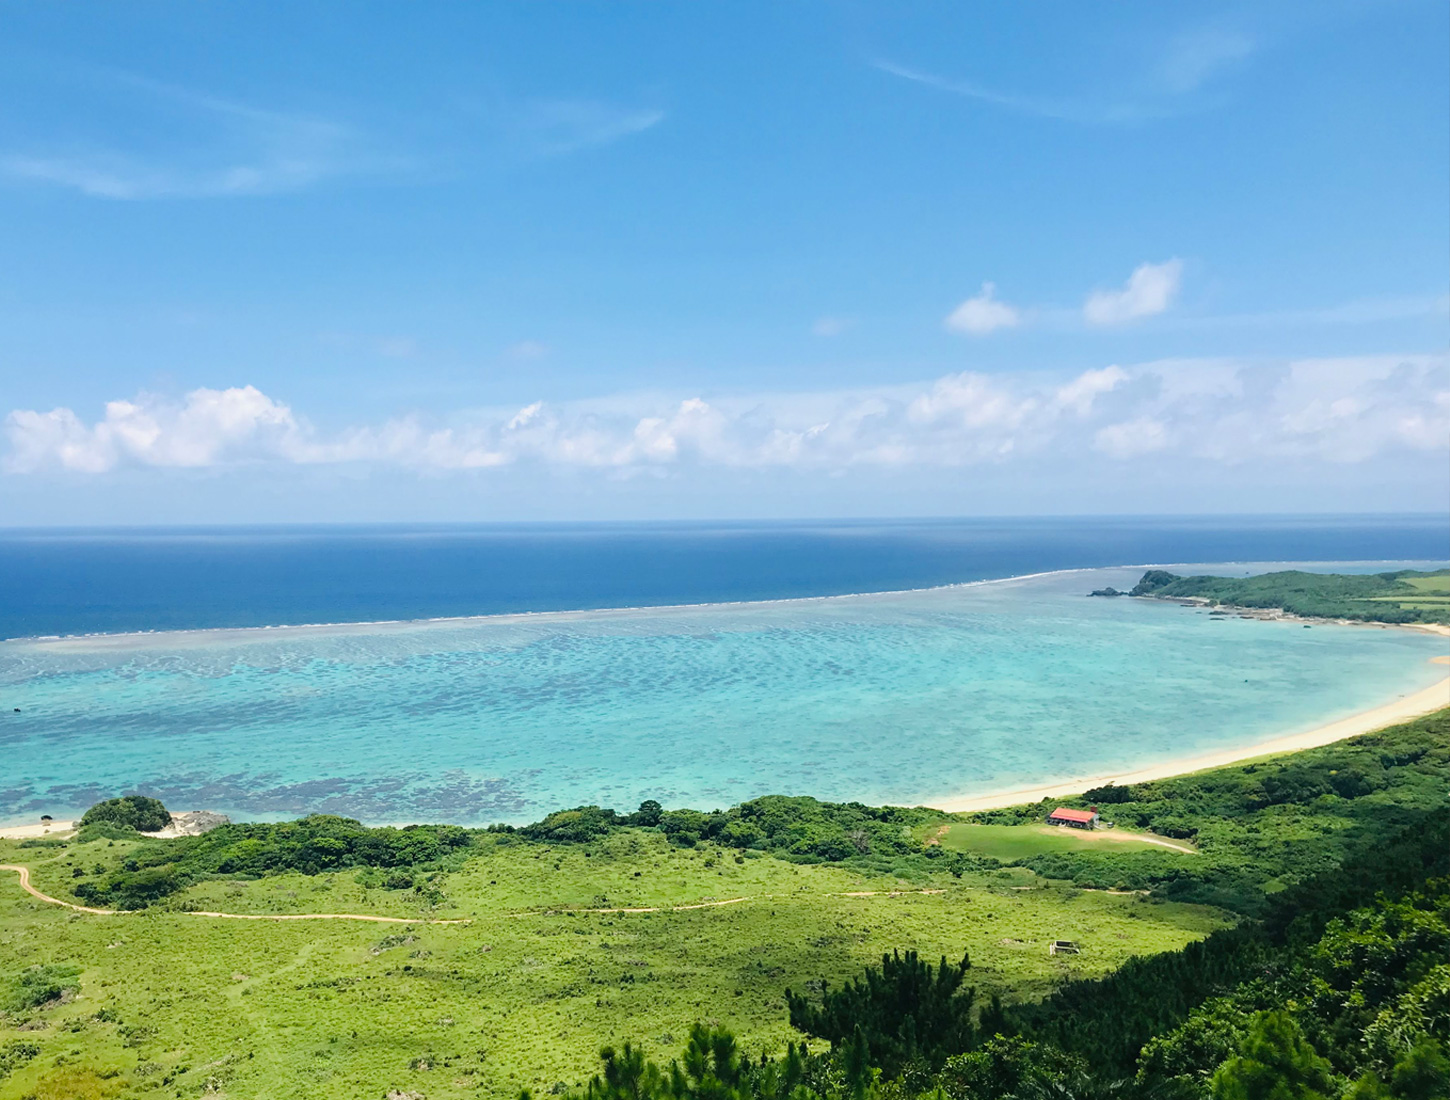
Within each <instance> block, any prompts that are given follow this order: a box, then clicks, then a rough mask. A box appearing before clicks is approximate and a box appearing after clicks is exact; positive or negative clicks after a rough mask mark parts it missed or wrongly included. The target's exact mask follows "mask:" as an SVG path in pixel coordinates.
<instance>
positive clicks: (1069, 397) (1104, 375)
mask: <svg viewBox="0 0 1450 1100" xmlns="http://www.w3.org/2000/svg"><path fill="white" fill-rule="evenodd" d="M1128 377H1129V375H1128V372H1127V371H1125V370H1124V369H1123V368H1122V367H1118V366H1113V367H1103V368H1102V369H1101V370H1086V371H1083V372H1082V373H1081V374H1080V375H1078V376H1077V377H1076V378H1074V379H1073V380H1072V381H1071V382H1069V383H1067V384H1066V385H1064V386H1059V387H1058V388H1057V394H1056V397H1057V403H1058V404H1059V405H1061V406H1062V407H1063V408H1066V409H1071V410H1072V411H1073V412H1075V413H1076V414H1077V415H1078V416H1087V415H1088V414H1089V413H1091V412H1092V410H1093V402H1094V401H1096V400H1097V398H1098V395H1099V394H1104V393H1112V392H1113V390H1115V389H1117V388H1118V387H1119V386H1120V385H1122V384H1123V383H1124V382H1126V381H1127V380H1128Z"/></svg>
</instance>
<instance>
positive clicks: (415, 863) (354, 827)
mask: <svg viewBox="0 0 1450 1100" xmlns="http://www.w3.org/2000/svg"><path fill="white" fill-rule="evenodd" d="M115 801H122V800H120V799H117V800H115ZM146 801H148V802H155V800H154V799H147V800H146ZM102 805H107V803H102ZM156 805H157V806H160V805H161V803H159V802H157V803H156ZM163 812H164V810H163ZM86 816H87V817H89V816H90V813H89V812H87V815H86ZM101 820H102V821H107V822H109V821H111V820H113V819H112V818H102V819H101ZM93 835H103V836H105V837H107V838H110V837H114V836H116V835H118V834H116V833H115V832H113V831H104V832H102V833H100V834H97V833H96V832H94V831H92V830H90V829H88V828H85V827H83V829H82V837H83V838H85V837H89V836H93ZM474 835H475V834H474V833H473V832H471V831H470V830H468V829H463V828H460V827H458V826H457V825H410V826H407V827H405V828H402V829H392V828H380V829H370V828H367V827H366V826H364V825H360V824H358V822H356V821H353V820H351V819H350V818H344V817H333V816H330V815H326V814H316V815H313V816H312V817H305V818H303V819H301V820H300V821H288V822H283V823H280V824H274V825H262V824H254V825H246V824H243V825H231V824H228V825H222V826H219V827H217V828H215V829H212V830H211V831H210V832H207V833H203V834H202V835H201V836H197V837H180V838H177V839H175V840H165V841H160V840H152V841H146V842H143V843H142V844H140V845H138V846H137V847H136V848H135V849H134V850H133V851H131V852H130V854H128V855H127V856H126V858H125V859H124V860H122V861H121V864H120V866H118V867H114V868H111V869H107V870H105V871H104V873H102V874H101V875H99V876H97V877H95V878H90V879H86V880H85V881H81V882H77V883H76V884H75V885H74V888H73V892H74V894H75V896H76V897H78V898H80V899H81V900H83V901H85V902H86V903H87V904H89V905H101V906H109V907H112V908H117V909H140V908H143V907H145V906H147V905H150V904H153V903H154V902H157V901H160V900H161V899H163V898H167V897H170V896H171V895H173V894H175V893H176V892H177V891H179V890H183V889H185V888H186V887H187V886H190V885H192V884H193V883H196V882H200V881H202V880H203V879H207V878H214V877H226V878H257V877H260V876H263V875H273V874H281V873H283V872H287V871H300V872H302V873H303V874H308V875H316V874H320V873H321V872H323V871H328V870H335V869H340V868H348V867H371V868H383V869H387V870H388V871H389V872H391V873H389V874H387V875H385V876H383V877H381V879H380V880H379V881H378V882H377V885H382V886H387V887H390V888H392V889H402V890H406V889H409V888H412V887H413V886H414V885H415V876H414V873H413V872H414V870H415V869H420V868H424V869H436V868H438V867H441V866H443V865H444V864H445V863H446V862H447V860H448V857H450V856H456V855H457V854H459V853H461V851H462V850H463V849H465V848H467V847H468V846H469V845H470V844H471V843H472V840H473V837H474ZM78 870H80V871H81V872H82V875H77V878H82V877H83V874H84V868H83V867H82V868H78Z"/></svg>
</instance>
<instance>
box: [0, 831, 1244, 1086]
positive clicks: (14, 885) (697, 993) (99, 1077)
mask: <svg viewBox="0 0 1450 1100" xmlns="http://www.w3.org/2000/svg"><path fill="white" fill-rule="evenodd" d="M976 828H980V827H976ZM128 848H129V845H128V843H127V842H126V841H116V842H114V843H113V842H109V841H105V840H101V841H95V842H91V843H88V844H71V845H69V846H67V847H65V848H59V849H54V848H52V849H47V848H20V847H19V846H18V845H17V844H15V843H13V842H5V841H0V862H11V863H23V864H26V865H28V866H31V867H32V869H33V875H34V877H33V884H34V885H35V886H36V887H37V888H38V889H40V890H42V891H44V892H45V893H48V894H51V895H54V896H57V897H68V896H69V894H68V888H69V886H70V884H71V883H72V882H73V881H74V879H73V873H74V870H75V869H76V868H77V867H80V868H82V869H84V870H86V871H87V872H91V871H94V869H95V867H96V866H97V865H107V866H109V865H111V864H114V863H115V862H117V861H119V860H120V859H122V858H124V857H125V854H126V852H127V851H128ZM1185 858H1192V857H1185ZM364 877H365V876H364ZM430 885H431V887H432V888H433V889H435V890H437V891H439V892H440V893H441V897H437V900H436V904H433V905H428V906H426V907H425V908H420V905H422V904H423V902H422V900H421V898H420V895H418V894H417V893H416V892H414V891H391V890H386V889H365V888H364V887H363V886H361V885H359V883H358V875H357V874H356V873H353V872H340V873H335V874H324V875H318V876H315V877H308V876H303V875H296V874H288V875H279V876H276V877H272V878H266V879H262V880H257V881H250V882H218V881H213V882H207V883H203V884H201V885H199V886H196V887H193V888H191V889H189V890H187V891H185V892H184V893H183V894H181V895H179V896H178V897H177V898H176V899H174V900H173V903H171V904H169V905H168V906H167V907H165V908H154V909H150V910H146V911H144V912H141V913H134V914H123V915H116V916H109V917H107V916H91V915H85V914H80V913H74V912H70V911H67V910H63V909H60V908H57V907H55V906H51V905H47V904H44V903H42V902H40V901H38V900H36V899H34V898H32V897H30V896H28V895H26V894H24V893H22V892H21V890H20V888H19V885H18V882H17V879H16V877H15V875H14V874H13V873H9V872H6V873H4V874H3V875H0V977H3V976H4V975H14V974H16V973H18V972H20V971H22V970H23V969H24V968H25V967H29V966H33V965H36V964H62V965H65V964H69V965H73V966H74V967H76V968H77V969H78V970H79V980H78V986H79V992H78V995H77V996H76V997H75V998H74V999H72V1000H70V1001H68V1002H67V1003H63V1004H59V1005H55V1006H52V1007H48V1008H45V1009H40V1010H33V1011H31V1012H30V1013H28V1014H27V1013H19V1014H16V1013H12V1014H10V1016H8V1017H0V1052H3V1051H4V1050H5V1049H6V1048H7V1047H8V1046H9V1045H11V1044H13V1043H16V1042H24V1043H34V1044H37V1045H38V1046H39V1054H38V1055H37V1056H35V1057H33V1058H30V1059H29V1060H28V1061H25V1062H24V1063H23V1064H21V1065H19V1066H18V1068H16V1069H14V1070H13V1071H12V1072H11V1074H10V1076H9V1077H8V1078H6V1079H4V1080H0V1098H4V1100H9V1098H15V1100H19V1098H22V1097H29V1096H35V1097H37V1098H38V1100H46V1098H47V1097H61V1096H64V1097H67V1098H79V1097H85V1096H97V1097H100V1096H121V1095H125V1096H156V1097H160V1096H201V1095H208V1094H210V1095H226V1096H230V1097H234V1098H242V1097H258V1098H263V1097H265V1098H268V1100H280V1098H283V1097H297V1098H303V1097H306V1098H308V1100H312V1098H326V1097H336V1098H339V1100H343V1098H346V1100H354V1098H357V1097H375V1096H376V1097H380V1096H382V1095H383V1094H384V1093H385V1092H386V1091H387V1090H390V1089H399V1090H411V1091H416V1092H419V1093H421V1094H423V1095H426V1096H427V1097H428V1098H429V1100H444V1098H448V1097H463V1096H504V1095H507V1096H510V1097H513V1096H516V1095H517V1092H518V1090H519V1088H521V1087H525V1086H527V1087H529V1088H532V1089H534V1090H535V1091H536V1092H538V1091H541V1090H542V1091H547V1090H548V1089H549V1088H550V1087H551V1086H553V1085H554V1084H555V1083H556V1082H559V1081H563V1082H567V1083H571V1084H572V1083H574V1082H577V1081H581V1080H583V1079H585V1078H586V1077H587V1075H588V1074H589V1073H591V1072H593V1069H594V1066H595V1064H596V1061H595V1059H596V1053H597V1050H598V1048H599V1046H600V1045H601V1044H603V1043H605V1042H608V1041H611V1040H616V1041H618V1040H622V1039H624V1038H625V1037H631V1036H632V1037H636V1038H638V1037H643V1038H644V1039H645V1040H646V1042H647V1045H648V1046H649V1047H650V1049H651V1052H652V1053H653V1054H654V1055H655V1056H671V1055H673V1054H674V1053H675V1052H676V1051H677V1049H678V1047H679V1045H680V1043H681V1042H682V1039H683V1036H684V1034H685V1032H686V1030H687V1029H688V1027H689V1025H690V1024H691V1023H692V1022H693V1021H695V1020H697V1019H700V1018H701V1017H702V1015H704V1016H705V1018H706V1019H718V1020H719V1022H721V1023H724V1024H727V1025H728V1026H730V1027H731V1028H733V1029H734V1030H735V1031H736V1033H737V1034H738V1035H740V1036H741V1039H742V1041H743V1045H744V1047H745V1049H746V1050H747V1051H750V1052H752V1053H759V1052H761V1051H764V1050H780V1049H781V1048H782V1047H783V1045H784V1043H785V1042H786V1041H787V1040H788V1039H791V1038H798V1036H795V1035H793V1033H791V1031H790V1029H789V1027H788V1025H787V1023H786V1014H785V1009H784V1004H783V992H784V990H785V988H786V987H788V986H789V987H794V988H797V989H800V988H803V987H804V986H805V984H806V983H807V982H809V981H812V980H818V979H822V978H824V979H827V980H830V981H832V982H833V983H839V982H840V981H841V980H843V979H845V978H846V977H848V976H851V975H853V974H855V973H857V972H859V970H860V968H861V967H863V966H864V965H866V964H867V963H869V962H872V961H874V960H876V959H877V958H878V957H879V955H880V953H881V952H883V951H886V950H889V949H892V948H905V947H916V948H918V949H919V950H920V951H921V952H922V953H923V954H925V955H927V956H929V957H935V956H938V955H941V954H947V955H950V956H952V957H954V958H959V957H960V955H961V953H962V951H963V950H969V951H970V953H971V956H972V960H973V971H974V977H973V979H972V980H973V981H974V982H975V983H976V984H977V985H978V987H979V988H980V989H981V990H982V991H983V992H984V993H985V992H1002V993H1004V994H1005V995H1006V996H1007V997H1008V998H1010V999H1023V998H1036V997H1040V996H1042V995H1044V994H1046V993H1047V992H1049V991H1050V990H1052V989H1053V988H1055V987H1056V986H1057V985H1058V984H1060V983H1061V982H1062V981H1063V980H1065V979H1067V978H1069V977H1081V976H1088V975H1097V974H1102V973H1105V972H1107V971H1109V970H1112V969H1113V968H1115V967H1117V966H1119V965H1120V964H1121V963H1122V962H1123V961H1124V960H1125V959H1127V958H1128V957H1130V956H1132V955H1135V954H1149V953H1153V952H1159V951H1166V950H1171V949H1174V948H1177V947H1180V946H1182V945H1183V944H1184V943H1186V942H1188V941H1190V940H1193V939H1196V938H1199V937H1201V936H1203V935H1205V934H1207V933H1208V932H1210V931H1212V930H1213V929H1215V928H1218V927H1221V926H1223V925H1224V924H1225V923H1227V918H1226V917H1225V916H1224V915H1223V914H1221V913H1220V912H1218V911H1217V910H1213V909H1208V908H1205V907H1200V906H1189V905H1181V904H1173V903H1165V902H1159V901H1153V900H1149V899H1146V898H1141V897H1126V896H1117V895H1112V894H1107V893H1104V892H1097V891H1085V890H1077V889H1073V888H1071V887H1067V886H1064V885H1061V884H1052V883H1049V882H1047V881H1046V880H1043V879H1040V878H1037V877H1036V876H1034V875H1032V874H1031V872H1028V871H1025V870H1023V869H1012V870H1004V871H1001V872H995V873H984V874H980V875H977V876H972V875H968V876H964V877H963V878H960V879H958V878H954V877H952V876H951V875H945V874H944V875H941V876H940V877H930V876H928V877H924V878H922V879H920V880H919V881H911V882H908V881H904V880H901V879H897V878H886V877H873V876H870V875H867V874H863V873H859V872H853V871H850V870H847V869H844V868H841V867H832V866H828V865H819V864H817V865H796V864H793V863H790V862H786V861H783V860H779V859H775V858H772V857H769V856H758V855H755V854H749V855H739V856H738V857H737V853H735V852H733V851H731V850H729V849H717V848H713V847H708V848H704V849H685V850H681V849H678V848H673V847H671V846H669V845H668V844H667V843H666V842H665V840H664V838H663V837H662V836H660V834H658V833H655V832H644V831H640V830H634V829H629V830H621V831H619V832H617V833H615V834H613V835H611V836H609V837H608V838H606V839H604V840H601V841H599V842H598V843H595V844H591V845H573V846H559V847H555V848H549V847H546V846H544V845H540V844H530V843H523V842H518V841H509V840H500V841H498V842H497V843H494V844H492V845H491V846H487V847H485V849H484V850H482V851H481V852H480V854H478V855H476V856H474V857H472V858H471V859H470V860H469V861H468V862H467V863H466V864H464V865H463V867H462V869H460V870H457V871H454V872H451V873H448V874H444V875H440V876H438V877H437V879H436V880H435V881H434V882H433V883H431V884H430ZM924 890H925V891H940V892H930V893H923V892H921V891H924ZM867 891H875V892H876V893H875V894H874V895H873V896H854V897H853V896H850V895H852V894H860V893H862V892H867ZM893 891H904V892H902V893H899V894H896V896H892V894H891V892H893ZM735 898H744V899H746V900H743V901H739V902H736V903H734V904H729V905H723V906H717V907H711V908H700V909H692V910H687V911H678V912H670V911H660V912H654V913H588V912H583V911H582V910H587V909H601V908H618V907H635V906H659V907H668V906H674V905H687V904H699V903H702V902H706V901H710V900H716V901H727V900H731V899H735ZM180 907H191V908H198V909H216V910H222V911H226V912H232V913H303V912H332V913H339V912H342V913H371V914H379V915H391V916H400V917H407V918H417V919H418V920H419V923H416V924H406V925H404V924H396V925H370V924H363V923H359V922H346V921H295V922H264V921H240V920H222V919H214V918H207V917H201V916H194V915H188V914H187V913H185V912H181V911H178V908H180ZM457 917H463V918H468V919H469V920H470V922H471V923H468V924H462V925H429V924H426V923H422V921H424V920H426V919H439V918H457ZM1054 938H1067V939H1073V940H1077V941H1079V942H1080V943H1082V944H1083V946H1084V951H1083V953H1082V954H1081V955H1077V956H1071V957H1065V958H1064V957H1049V956H1048V955H1047V952H1046V943H1047V941H1048V940H1051V939H1054ZM722 1005H723V1006H727V1010H726V1011H723V1012H722V1011H721V1007H720V1006H722ZM208 1090H211V1091H210V1093H208Z"/></svg>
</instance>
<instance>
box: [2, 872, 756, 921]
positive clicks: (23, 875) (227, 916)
mask: <svg viewBox="0 0 1450 1100" xmlns="http://www.w3.org/2000/svg"><path fill="white" fill-rule="evenodd" d="M0 871H14V872H15V873H16V874H17V875H19V876H20V888H21V889H22V890H24V891H25V892H26V893H27V894H29V895H30V896H31V897H35V898H39V899H40V900H41V901H43V902H45V903H46V904H48V905H59V906H62V907H63V908H65V909H73V910H75V911H76V912H77V913H94V914H95V915H96V916H98V917H120V916H126V915H127V914H128V913H139V912H143V910H140V909H93V908H91V907H90V906H89V905H77V904H75V903H74V902H70V901H62V900H61V899H60V898H53V897H51V896H50V895H49V894H42V893H41V892H40V891H39V890H37V889H36V888H35V887H34V886H32V885H30V868H29V867H22V866H21V865H20V864H18V863H0ZM742 900H743V899H742ZM176 912H177V914H178V915H179V916H184V917H216V918H219V919H221V920H362V921H369V922H371V923H373V924H469V923H471V922H470V921H469V920H468V919H467V918H455V919H453V920H425V919H423V918H421V917H373V916H368V915H366V914H364V913H217V912H212V911H210V910H204V909H184V910H177V911H176Z"/></svg>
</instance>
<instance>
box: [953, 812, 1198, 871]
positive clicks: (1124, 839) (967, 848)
mask: <svg viewBox="0 0 1450 1100" xmlns="http://www.w3.org/2000/svg"><path fill="white" fill-rule="evenodd" d="M931 835H932V837H933V838H935V839H936V841H937V843H939V844H940V845H941V846H942V847H943V848H946V849H948V850H950V851H955V852H970V853H972V854H973V855H979V856H988V857H990V858H991V859H1000V860H1001V861H1002V862H1004V863H1008V862H1011V861H1013V860H1018V859H1030V858H1032V857H1033V856H1039V855H1045V854H1047V853H1051V852H1083V851H1091V850H1093V849H1098V848H1105V847H1108V848H1119V847H1121V848H1122V849H1124V850H1139V851H1143V850H1148V851H1152V850H1167V851H1176V850H1177V848H1180V847H1182V848H1186V847H1189V845H1187V844H1186V843H1184V842H1183V841H1176V840H1175V841H1163V840H1160V839H1159V838H1157V837H1148V836H1146V835H1144V834H1142V833H1135V832H1132V831H1131V830H1127V829H1066V828H1061V827H1059V826H1056V825H1045V824H1041V823H1038V824H1034V825H974V824H970V823H967V822H962V823H961V824H957V825H950V826H947V827H946V829H945V830H944V831H943V830H942V829H940V828H938V829H934V830H931ZM1170 845H1172V846H1174V847H1169V846H1170ZM1180 854H1182V855H1184V857H1185V858H1187V855H1188V854H1187V853H1180Z"/></svg>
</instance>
